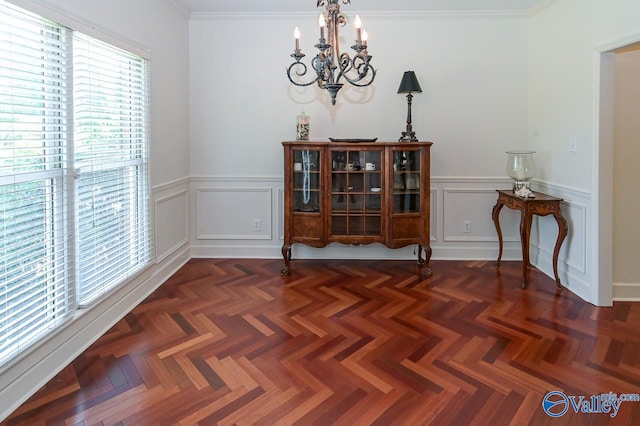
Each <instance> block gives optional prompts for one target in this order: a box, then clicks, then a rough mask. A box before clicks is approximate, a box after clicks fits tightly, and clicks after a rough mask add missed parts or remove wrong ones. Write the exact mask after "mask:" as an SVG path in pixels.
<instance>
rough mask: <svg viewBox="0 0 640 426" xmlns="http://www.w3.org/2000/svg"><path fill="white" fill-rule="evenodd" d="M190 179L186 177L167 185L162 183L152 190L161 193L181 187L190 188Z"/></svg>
mask: <svg viewBox="0 0 640 426" xmlns="http://www.w3.org/2000/svg"><path fill="white" fill-rule="evenodd" d="M189 180H190V179H189V178H188V177H184V178H180V179H175V180H172V181H169V182H166V183H162V184H160V185H155V186H152V187H151V190H152V191H153V192H154V193H156V192H161V191H165V190H169V189H174V188H177V187H180V186H183V187H188V186H189Z"/></svg>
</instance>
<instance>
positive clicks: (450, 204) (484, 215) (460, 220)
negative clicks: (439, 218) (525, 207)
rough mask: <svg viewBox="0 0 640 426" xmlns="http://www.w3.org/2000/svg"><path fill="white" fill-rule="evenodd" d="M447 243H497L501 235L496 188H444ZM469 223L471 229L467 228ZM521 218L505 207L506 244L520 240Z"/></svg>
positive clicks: (503, 232)
mask: <svg viewBox="0 0 640 426" xmlns="http://www.w3.org/2000/svg"><path fill="white" fill-rule="evenodd" d="M443 198H444V211H445V213H446V215H445V218H444V241H446V242H465V241H466V242H497V241H498V234H497V233H496V227H495V225H494V223H493V219H492V216H491V213H492V211H493V206H494V205H495V204H496V200H497V193H496V191H495V190H494V189H444V190H443ZM465 222H466V223H468V228H467V229H465ZM519 223H520V215H519V213H518V212H516V211H513V210H510V209H507V208H503V209H502V211H501V212H500V229H501V230H502V236H503V239H504V241H506V242H516V241H520V234H519Z"/></svg>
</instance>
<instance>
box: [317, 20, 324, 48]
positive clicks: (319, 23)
mask: <svg viewBox="0 0 640 426" xmlns="http://www.w3.org/2000/svg"><path fill="white" fill-rule="evenodd" d="M324 24H325V20H324V15H323V14H322V13H321V14H320V17H318V25H320V43H323V42H324Z"/></svg>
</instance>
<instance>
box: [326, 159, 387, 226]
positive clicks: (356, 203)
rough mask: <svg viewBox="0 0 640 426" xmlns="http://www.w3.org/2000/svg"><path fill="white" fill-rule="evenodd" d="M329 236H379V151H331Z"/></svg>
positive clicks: (380, 169)
mask: <svg viewBox="0 0 640 426" xmlns="http://www.w3.org/2000/svg"><path fill="white" fill-rule="evenodd" d="M331 163H332V164H331V235H333V236H345V237H347V236H363V237H379V236H381V235H382V195H383V194H382V191H383V184H382V183H383V179H382V151H381V150H345V151H337V150H332V151H331Z"/></svg>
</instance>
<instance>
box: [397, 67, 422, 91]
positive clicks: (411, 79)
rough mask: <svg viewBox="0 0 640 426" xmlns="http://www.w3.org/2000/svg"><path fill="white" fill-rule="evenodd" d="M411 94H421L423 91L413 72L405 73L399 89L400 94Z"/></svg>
mask: <svg viewBox="0 0 640 426" xmlns="http://www.w3.org/2000/svg"><path fill="white" fill-rule="evenodd" d="M411 92H418V93H421V92H422V89H421V88H420V83H418V79H417V78H416V73H415V72H413V71H405V72H404V75H403V76H402V81H401V82H400V87H399V88H398V93H411Z"/></svg>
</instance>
